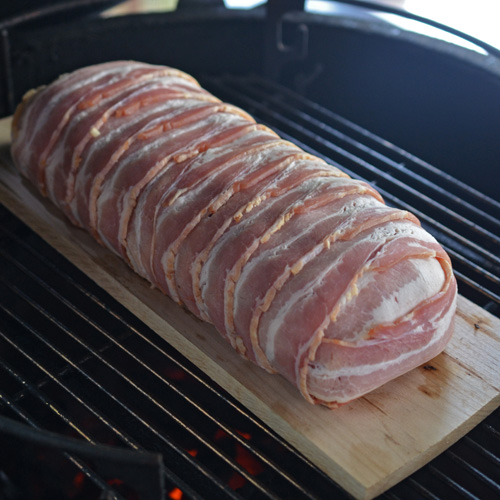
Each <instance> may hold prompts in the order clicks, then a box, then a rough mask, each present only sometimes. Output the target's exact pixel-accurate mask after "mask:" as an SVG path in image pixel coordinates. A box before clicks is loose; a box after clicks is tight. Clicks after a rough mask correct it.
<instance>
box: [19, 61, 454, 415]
mask: <svg viewBox="0 0 500 500" xmlns="http://www.w3.org/2000/svg"><path fill="white" fill-rule="evenodd" d="M12 156H13V158H14V161H15V163H16V165H17V166H18V168H19V170H20V171H21V173H22V174H23V175H24V176H26V177H27V178H28V179H30V180H31V181H32V182H33V183H34V184H35V185H36V186H37V187H38V189H39V190H40V191H41V193H42V194H44V195H47V196H49V198H50V199H51V200H52V201H53V202H54V203H55V204H56V205H57V206H58V207H60V208H61V209H62V210H63V211H64V213H65V214H66V215H67V216H68V217H69V218H70V220H71V221H72V222H73V223H74V224H76V225H78V226H80V227H82V228H84V229H86V230H88V231H90V232H91V233H92V234H93V235H94V237H95V238H96V239H97V240H98V241H99V242H100V243H101V244H103V245H105V246H107V247H108V248H109V249H110V250H112V251H113V252H115V253H117V254H118V255H120V256H121V257H122V258H124V259H125V260H126V261H127V262H128V263H129V265H130V266H131V267H132V268H133V269H134V270H135V271H136V272H137V273H138V274H140V275H141V276H143V277H144V278H145V279H147V280H148V281H150V283H151V284H152V285H153V286H155V287H157V288H159V289H160V290H161V291H163V292H164V293H165V294H167V295H169V296H170V297H171V298H172V299H173V300H175V301H176V302H178V303H179V304H182V305H184V306H185V307H186V308H188V309H189V310H190V311H191V312H193V313H194V314H195V315H197V316H198V317H200V318H202V319H204V320H206V321H208V322H211V323H213V324H214V325H215V326H216V328H217V329H218V331H219V332H220V333H221V335H222V336H223V337H224V338H226V339H227V340H228V342H230V343H231V345H232V346H233V347H234V349H235V350H236V351H237V352H238V353H239V354H241V355H242V356H243V357H245V358H247V359H249V360H251V361H252V362H254V363H257V364H258V365H260V366H261V367H263V368H264V369H266V370H268V371H269V372H277V373H279V374H281V375H282V376H284V377H286V378H287V379H288V380H290V382H292V383H293V384H295V385H296V386H297V388H298V390H299V391H300V393H301V394H302V396H303V397H304V398H305V399H306V400H307V401H309V402H311V403H314V404H323V405H326V406H328V407H331V408H335V407H337V406H339V405H342V404H345V403H346V402H348V401H350V400H352V399H355V398H358V397H360V396H362V395H363V394H366V393H367V392H368V391H371V390H373V389H374V388H376V387H379V386H380V385H381V384H383V383H385V382H387V381H388V380H391V379H393V378H395V377H397V376H399V375H401V374H402V373H405V372H407V371H408V370H411V369H412V368H414V367H415V366H417V365H419V364H421V363H424V362H427V361H428V360H429V359H430V358H432V357H433V356H435V355H436V354H438V353H439V352H441V351H442V350H443V349H444V348H445V346H446V344H447V342H448V340H449V338H450V335H451V333H452V330H453V319H454V311H455V307H456V296H457V288H456V281H455V279H454V276H453V272H452V269H451V263H450V259H449V257H448V255H447V254H446V253H445V252H444V250H443V249H442V247H441V246H440V245H439V244H438V243H437V242H436V241H435V239H434V238H433V237H432V236H431V235H429V234H428V233H427V232H426V231H424V229H422V228H421V227H420V224H419V222H418V220H417V219H416V218H415V217H414V216H413V215H412V214H410V213H408V212H405V211H401V210H397V209H395V208H391V207H387V206H386V205H385V204H384V202H383V200H382V198H381V197H380V195H379V194H378V193H377V192H376V191H375V190H374V189H373V188H372V187H370V186H369V185H368V184H366V183H363V182H360V181H357V180H354V179H351V178H349V177H348V176H347V175H346V174H344V173H342V172H341V171H340V170H338V169H337V168H335V167H333V166H330V165H328V164H327V163H325V162H324V161H323V160H320V159H319V158H317V157H315V156H313V155H310V154H307V153H305V152H304V151H302V150H301V149H300V148H298V147H297V146H295V145H293V144H291V143H290V142H288V141H284V140H282V139H280V138H279V137H278V136H277V135H276V134H275V133H274V132H273V131H271V130H270V129H268V128H267V127H265V126H264V125H259V124H257V123H255V121H254V120H253V118H252V117H251V116H249V115H248V114H247V113H245V112H244V111H242V110H241V109H239V108H236V107H235V106H231V105H229V104H225V103H222V102H221V101H220V100H219V99H217V98H216V97H214V96H212V95H211V94H209V93H208V92H207V91H206V90H204V89H202V88H201V87H200V86H199V84H198V83H197V81H196V80H195V79H194V78H192V77H190V76H189V75H186V74H185V73H183V72H181V71H179V70H175V69H172V68H167V67H162V66H154V65H149V64H144V63H138V62H134V61H116V62H111V63H105V64H101V65H96V66H91V67H88V68H83V69H80V70H78V71H75V72H74V73H71V74H68V75H63V76H61V77H60V78H59V79H58V80H56V81H55V82H54V83H52V84H51V85H49V86H47V87H43V88H40V89H36V90H34V91H32V92H29V93H28V94H27V95H26V96H25V98H24V100H23V102H22V103H21V104H20V105H19V107H18V109H17V111H16V114H15V116H14V120H13V130H12Z"/></svg>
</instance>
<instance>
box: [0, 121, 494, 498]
mask: <svg viewBox="0 0 500 500" xmlns="http://www.w3.org/2000/svg"><path fill="white" fill-rule="evenodd" d="M9 128H10V120H9V119H4V120H1V121H0V148H1V152H2V153H3V154H2V158H3V159H2V160H0V201H1V202H2V203H3V204H4V205H5V206H6V207H7V208H8V209H9V210H10V211H12V212H13V213H14V214H15V215H17V216H18V217H19V218H20V219H21V220H23V221H24V222H25V223H26V224H27V225H29V226H30V227H31V228H32V229H33V230H34V231H36V232H37V233H38V234H39V235H40V236H42V237H43V238H44V239H45V240H46V241H47V242H48V243H49V244H50V245H52V246H53V247H54V248H56V249H57V250H58V251H59V252H60V253H61V254H63V255H64V256H65V257H67V258H68V259H69V260H70V261H71V262H73V263H74V264H75V265H76V266H77V267H78V268H80V269H81V270H82V271H83V272H85V273H86V274H87V275H88V276H90V277H91V278H92V279H93V280H95V282H96V283H98V284H99V285H100V286H101V287H102V288H104V289H105V290H107V291H108V292H109V293H110V294H111V295H112V296H113V297H115V298H116V299H117V300H118V301H119V302H121V303H122V304H124V305H125V306H126V307H127V308H128V309H130V310H131V311H133V312H134V313H135V314H136V315H137V316H138V317H139V318H140V319H141V320H142V321H144V323H146V324H147V325H148V326H149V327H151V328H152V329H153V330H155V331H156V332H157V333H158V335H161V336H162V337H163V338H164V339H165V340H167V341H168V342H169V343H170V344H172V345H173V346H174V347H175V348H176V349H178V350H179V351H180V352H181V353H182V354H184V355H185V356H186V357H187V358H189V359H190V360H191V361H192V362H193V363H195V364H196V365H197V366H199V367H200V368H201V369H202V370H204V371H205V372H206V373H207V374H208V375H209V376H210V377H212V378H213V379H214V380H215V381H216V382H217V383H218V384H219V385H221V386H222V387H224V388H225V389H226V390H227V391H228V392H230V393H231V394H232V395H233V396H234V397H235V398H237V399H238V400H239V401H241V402H242V403H243V404H244V405H245V406H247V407H248V408H249V409H250V410H251V411H253V412H254V413H255V414H256V415H258V416H259V417H260V418H261V419H262V420H263V421H264V422H266V423H267V424H268V425H269V426H270V427H271V428H273V429H274V430H275V431H276V432H277V433H278V434H280V435H281V436H283V437H284V438H285V439H286V440H287V441H288V442H290V443H291V444H292V445H293V446H295V447H296V448H297V450H299V451H300V452H301V453H303V454H304V455H305V456H306V457H308V458H309V459H310V460H311V461H312V462H313V463H314V464H316V465H317V466H318V467H319V468H320V469H322V470H323V471H324V472H325V473H326V474H328V475H329V476H330V477H332V478H333V479H334V480H335V481H336V482H337V483H339V484H340V485H341V486H342V487H343V488H345V489H346V490H347V491H348V492H349V493H351V494H352V495H353V496H354V497H356V498H360V499H361V498H363V499H370V498H373V497H374V496H376V495H378V494H380V493H382V492H383V491H385V490H386V489H388V488H389V487H390V486H392V485H394V484H396V483H397V482H399V481H400V480H402V479H403V478H404V477H406V476H408V475H409V474H411V473H412V472H414V471H415V470H417V469H418V468H420V467H421V466H422V465H424V464H425V463H427V462H428V461H429V460H431V459H432V458H433V457H435V456H436V455H438V454H439V453H440V452H442V451H443V450H445V449H446V448H448V447H449V446H450V445H451V444H452V443H454V442H455V441H457V440H458V439H459V438H460V437H462V436H463V435H464V434H466V433H467V432H468V431H469V430H470V429H472V428H473V427H474V426H475V425H476V424H477V423H478V422H480V421H481V420H482V419H483V418H484V417H486V416H487V415H488V414H490V413H491V412H492V411H493V410H494V409H495V408H497V407H498V406H499V404H500V320H499V319H497V318H495V317H494V316H492V315H491V314H489V313H487V312H486V311H484V310H483V309H481V308H480V307H478V306H476V305H474V304H473V303H471V302H470V301H468V300H467V299H465V298H463V297H460V298H459V301H458V312H457V317H456V331H455V334H454V336H453V339H452V341H451V343H450V344H449V346H448V347H447V349H446V351H445V352H444V353H442V354H441V355H439V356H438V357H436V358H435V359H433V360H432V361H431V362H429V363H427V364H426V365H425V366H422V367H419V368H417V369H415V370H413V371H411V372H410V373H408V374H406V375H404V376H402V377H400V378H398V379H397V380H394V381H392V382H390V383H388V384H386V385H384V386H383V387H381V388H380V389H378V390H376V391H374V392H372V393H371V394H369V395H367V396H365V397H363V398H361V399H359V400H358V401H355V402H353V403H351V404H349V405H347V406H344V407H342V408H340V409H337V410H328V409H327V408H324V407H319V406H311V405H309V404H308V403H306V402H305V401H304V400H303V399H302V398H301V397H300V396H299V394H298V392H297V391H296V389H295V388H294V387H292V386H291V385H290V384H289V383H288V382H287V381H285V380H284V379H283V378H281V377H280V376H277V375H269V374H268V373H266V372H265V371H264V370H262V369H260V368H258V367H257V366H254V365H252V364H251V363H249V362H247V361H245V360H243V359H242V358H240V357H239V356H238V355H237V354H236V353H235V352H234V351H233V350H232V349H231V348H230V347H229V345H228V344H226V342H225V341H224V340H223V339H222V338H221V337H220V336H219V334H218V333H217V332H216V331H215V330H214V329H213V328H212V327H211V326H210V325H208V324H206V323H204V322H202V321H200V320H198V319H196V318H195V317H194V316H192V315H191V314H189V313H187V312H186V311H184V310H183V309H182V308H180V307H178V306H177V305H176V304H174V303H173V302H172V301H171V300H169V299H168V298H167V297H165V296H164V295H162V294H161V293H160V292H158V291H157V290H153V289H151V287H150V285H149V284H148V283H147V282H146V281H144V280H143V279H142V278H140V277H139V276H138V275H136V274H135V273H134V272H133V271H131V270H130V269H129V268H128V267H127V266H126V265H125V264H124V263H123V262H122V261H121V260H120V259H118V258H117V257H115V256H114V255H113V254H111V253H110V252H109V251H107V250H106V249H104V248H102V247H101V246H99V245H98V244H97V243H95V241H94V240H93V239H92V238H91V237H90V236H89V235H88V234H87V233H86V232H84V231H82V230H80V229H76V228H75V227H73V226H71V225H70V224H69V223H68V222H67V221H66V220H65V219H64V218H63V217H62V216H61V214H60V213H59V211H58V210H57V209H56V208H55V207H54V206H53V205H52V204H51V203H50V202H49V201H47V200H46V199H43V198H42V197H41V196H39V195H38V193H37V192H35V190H34V189H33V188H32V187H31V186H30V185H29V184H28V183H27V182H26V181H25V180H24V179H22V178H21V177H20V175H19V174H18V173H17V171H16V170H15V169H14V168H13V167H12V165H11V163H10V160H9V158H8V150H7V147H8V143H9V137H10V133H9Z"/></svg>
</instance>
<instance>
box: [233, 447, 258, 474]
mask: <svg viewBox="0 0 500 500" xmlns="http://www.w3.org/2000/svg"><path fill="white" fill-rule="evenodd" d="M236 462H238V463H239V464H240V465H241V466H242V467H243V468H244V469H245V470H246V471H247V472H249V473H250V474H252V476H257V475H259V474H260V473H261V472H262V471H263V470H264V467H263V466H262V464H261V463H260V462H259V461H258V460H257V459H256V458H255V457H254V456H253V455H252V454H251V453H250V452H249V451H248V450H247V449H246V448H243V446H241V445H239V444H237V445H236Z"/></svg>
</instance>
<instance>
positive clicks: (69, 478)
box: [0, 76, 500, 499]
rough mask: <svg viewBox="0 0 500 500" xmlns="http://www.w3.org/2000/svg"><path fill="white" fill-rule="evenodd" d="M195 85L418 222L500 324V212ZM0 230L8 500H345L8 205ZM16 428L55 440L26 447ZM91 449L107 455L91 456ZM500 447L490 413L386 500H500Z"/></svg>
mask: <svg viewBox="0 0 500 500" xmlns="http://www.w3.org/2000/svg"><path fill="white" fill-rule="evenodd" d="M201 80H202V83H203V85H204V86H205V87H206V88H208V89H209V90H211V91H212V92H214V93H215V94H216V95H218V96H219V97H221V98H223V99H225V100H228V101H230V102H233V103H235V104H238V105H240V106H242V107H244V108H245V109H247V110H249V111H250V112H251V113H253V114H254V115H255V117H256V118H257V119H258V120H259V121H261V122H264V123H266V124H268V125H269V126H271V127H273V128H274V129H275V130H276V131H277V132H278V133H280V134H281V135H282V136H284V137H285V138H288V139H291V140H293V141H294V142H296V143H298V144H299V145H301V146H302V147H303V148H304V149H306V150H308V151H310V152H313V153H315V154H318V155H319V156H321V157H323V158H325V159H327V160H328V161H330V162H332V163H334V164H340V165H342V166H343V168H345V169H346V170H347V171H348V173H349V174H351V175H352V176H354V177H358V178H363V179H365V180H368V181H369V182H372V183H373V184H375V185H376V186H377V188H378V189H379V190H380V192H381V193H382V195H383V196H384V197H385V199H386V201H387V202H388V203H389V204H393V205H395V206H398V207H401V208H407V209H409V210H411V211H413V212H414V213H416V214H417V215H418V216H419V217H420V218H421V220H422V222H423V224H424V225H425V226H426V228H427V229H428V230H429V231H430V232H432V233H434V235H435V236H436V237H437V238H438V239H440V240H441V242H442V243H443V244H444V245H445V247H446V249H447V250H448V251H449V252H450V254H451V257H452V259H453V261H454V265H455V268H456V273H457V278H458V280H459V287H460V292H461V293H462V294H463V295H465V296H467V297H469V298H471V299H472V300H474V302H477V303H478V304H480V305H482V306H483V307H485V308H486V309H488V310H490V311H491V312H492V313H494V314H497V315H498V314H499V304H500V299H499V295H500V272H499V270H500V266H499V259H498V255H500V241H499V238H498V236H496V234H498V228H499V226H500V221H499V219H500V217H499V214H500V206H499V204H498V202H496V201H494V200H492V199H489V198H488V197H486V196H483V195H481V194H480V193H478V192H476V191H474V190H471V189H469V188H468V187H467V186H465V185H464V184H462V183H461V182H459V181H457V180H455V179H453V178H451V177H450V176H448V175H446V174H443V173H441V172H440V171H439V170H437V169H435V168H434V167H432V166H430V165H428V164H426V163H424V162H422V161H421V160H419V159H418V158H415V157H414V156H412V155H409V154H408V153H406V152H404V151H402V150H400V149H399V148H397V147H395V146H393V145H391V144H389V143H387V142H386V141H384V140H382V139H380V138H378V137H377V136H375V135H373V134H371V133H369V132H367V131H366V130H364V129H362V128H360V127H359V126H356V125H354V124H353V123H351V122H349V121H348V120H345V119H343V118H341V117H340V116H337V115H336V114H334V113H332V112H331V111H328V110H326V109H324V108H322V107H321V106H319V105H317V104H314V103H313V102H311V101H308V100H307V99H305V98H303V97H300V96H299V95H297V94H294V93H293V92H291V91H290V90H288V89H286V88H284V87H281V86H279V85H277V84H276V83H273V82H270V81H268V80H265V79H263V78H261V77H245V78H242V77H234V76H232V77H231V76H226V77H205V78H202V79H201ZM4 153H6V152H4ZM407 182H408V184H407ZM1 221H2V223H1V227H0V235H1V236H0V252H1V256H2V261H3V262H4V263H5V264H4V265H2V266H1V270H0V295H1V297H2V302H1V305H0V325H1V326H0V370H1V375H0V380H1V384H0V385H1V387H0V413H1V415H2V430H3V436H2V440H4V442H5V443H6V445H5V446H2V447H1V450H0V458H1V462H0V488H1V486H3V488H4V490H3V494H4V496H5V497H6V498H12V499H14V498H47V497H50V498H57V497H59V496H61V493H62V495H63V496H66V495H70V496H72V497H73V498H98V497H99V495H106V496H105V498H119V499H121V498H123V499H128V498H161V496H159V493H160V492H162V491H163V495H164V496H163V498H174V499H175V498H182V499H186V498H188V499H189V498H192V499H196V498H220V499H223V498H234V499H237V498H238V499H239V498H248V499H254V498H273V499H278V498H282V499H288V498H294V499H299V498H300V499H301V498H309V499H322V498H339V499H341V498H346V499H347V498H349V497H348V495H347V494H346V493H344V492H343V491H342V490H341V489H340V488H339V487H338V486H337V485H336V484H335V483H334V482H333V481H332V480H330V479H329V478H328V477H326V476H325V475H324V474H323V473H322V472H321V471H319V470H318V469H317V468H316V467H314V466H313V465H312V464H310V463H309V462H308V461H307V459H305V458H304V457H302V456H301V455H300V454H298V453H297V452H296V451H295V450H294V449H293V448H292V447H291V446H290V445H289V444H287V443H286V442H284V441H283V440H282V439H281V438H280V437H279V436H277V435H276V434H275V433H274V432H273V431H272V430H270V429H269V428H268V427H267V426H266V425H264V424H263V423H262V422H260V421H259V420H258V419H257V418H255V417H254V416H253V415H252V414H251V413H249V412H248V410H246V409H245V408H244V407H242V405H241V404H240V403H238V402H237V401H235V400H234V399H233V398H232V397H231V396H230V395H228V394H227V393H226V392H225V391H224V390H222V389H221V388H220V387H218V386H217V385H215V384H214V382H212V381H211V380H210V379H208V377H206V376H205V375H204V374H203V373H202V372H201V371H200V370H199V369H197V368H196V367H195V366H193V365H192V364H191V363H190V362H189V361H187V360H186V359H185V358H184V357H183V356H181V355H180V354H179V353H177V352H176V351H175V350H174V349H173V348H171V347H170V346H169V345H168V344H167V343H166V342H165V341H163V340H162V339H161V338H160V337H159V336H158V335H156V334H155V333H154V332H152V331H151V330H149V329H148V328H147V327H146V326H145V325H144V324H142V323H141V322H140V321H139V320H138V319H137V318H135V317H134V316H133V315H132V314H131V313H130V312H129V311H127V310H126V309H124V308H123V307H122V306H121V305H120V304H118V303H117V302H116V301H115V300H114V299H112V298H111V297H110V296H109V295H107V294H106V293H105V292H104V291H102V290H101V289H100V288H98V287H97V286H96V285H95V284H94V283H93V282H92V281H90V280H89V279H88V278H87V277H86V276H85V275H84V274H82V273H81V272H80V271H78V270H77V269H76V268H75V267H74V266H73V265H72V264H70V263H69V262H67V261H66V260H65V259H64V258H63V257H61V256H60V255H59V254H58V253H57V252H56V251H55V250H53V249H52V248H51V247H50V246H48V245H47V244H46V243H45V242H44V241H43V240H41V239H40V238H39V237H38V236H36V235H35V234H34V233H33V232H32V231H31V230H30V229H29V228H27V227H26V226H24V225H23V224H22V223H21V222H20V221H19V220H17V219H16V218H15V217H14V216H12V215H11V214H10V213H9V212H7V210H6V209H3V208H2V210H1ZM16 423H22V424H24V425H27V426H29V427H31V428H33V429H43V430H46V431H49V432H50V433H55V434H49V435H48V436H46V435H45V434H43V433H42V437H44V439H39V440H38V441H36V442H35V443H34V444H33V443H26V444H25V443H24V438H22V437H20V436H19V432H20V433H21V434H23V433H24V434H25V431H24V427H23V428H21V430H19V429H17V428H16V426H15V424H16ZM66 436H67V437H70V438H77V441H76V443H75V442H74V441H73V440H72V441H70V442H68V441H67V440H66V439H65V437H66ZM20 441H22V442H23V446H22V447H20V446H19V442H20ZM85 442H88V443H100V444H101V445H105V446H101V447H100V448H98V449H97V451H96V450H95V448H94V447H92V449H93V451H92V453H90V454H89V451H88V450H87V449H86V448H84V447H83V444H84V443H85ZM79 444H81V445H82V446H80V447H79V446H78V445H79ZM109 446H111V447H113V448H109ZM58 448H59V451H58V450H57V449H58ZM122 450H135V453H132V452H130V453H128V454H126V453H124V452H123V451H122ZM499 450H500V411H499V410H497V411H496V412H494V413H493V414H492V415H490V416H489V417H488V418H487V419H485V420H484V421H483V422H482V423H481V424H480V425H479V426H477V427H476V428H475V429H474V430H473V431H472V432H470V433H469V434H468V435H467V436H466V437H464V438H463V439H461V440H460V441H459V442H458V443H456V444H455V445H454V446H452V447H451V448H449V449H448V450H447V451H446V452H444V453H443V454H442V455H440V456H439V457H437V458H436V459H435V460H433V461H432V462H431V463H429V464H428V465H427V466H425V467H423V468H422V469H421V470H419V471H418V472H416V473H415V474H413V475H412V476H411V477H409V478H407V479H406V480H404V481H402V482H401V483H400V484H398V485H397V486H395V487H393V488H392V489H391V490H389V491H388V492H386V493H385V494H384V495H382V498H388V499H389V498H390V499H398V498H400V499H413V498H414V499H417V498H419V499H420V498H433V499H435V498H442V499H447V498H457V497H464V498H471V499H472V498H490V497H491V495H498V494H500V451H499ZM49 458H50V459H49ZM28 464H29V465H28ZM103 464H104V465H103ZM61 471H64V474H61ZM26 474H28V478H29V479H27V478H26ZM54 478H57V479H56V480H54ZM0 492H2V490H1V489H0ZM40 494H41V496H40ZM8 495H10V496H8Z"/></svg>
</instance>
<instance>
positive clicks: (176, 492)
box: [168, 488, 183, 500]
mask: <svg viewBox="0 0 500 500" xmlns="http://www.w3.org/2000/svg"><path fill="white" fill-rule="evenodd" d="M182 496H183V493H182V490H180V489H179V488H174V489H173V490H170V491H169V493H168V498H171V499H172V500H181V498H182Z"/></svg>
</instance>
